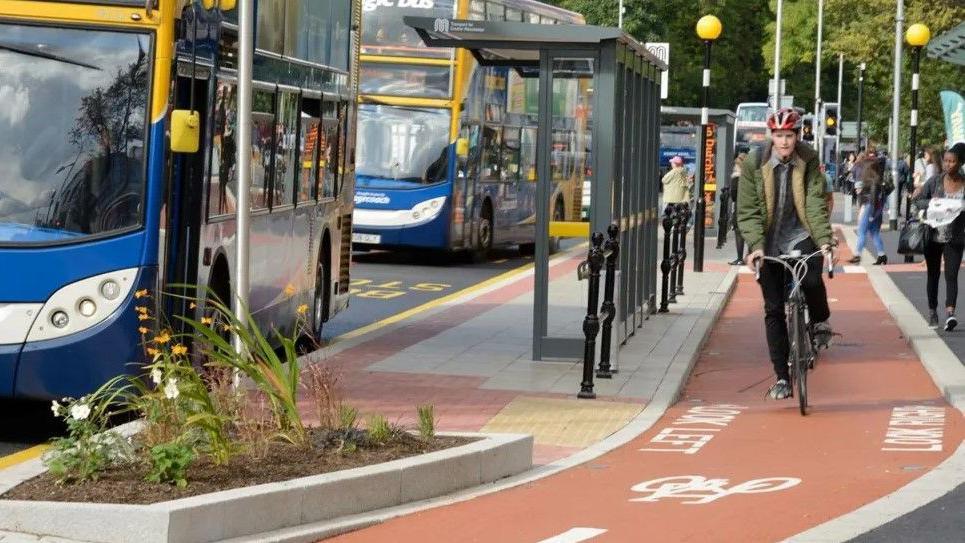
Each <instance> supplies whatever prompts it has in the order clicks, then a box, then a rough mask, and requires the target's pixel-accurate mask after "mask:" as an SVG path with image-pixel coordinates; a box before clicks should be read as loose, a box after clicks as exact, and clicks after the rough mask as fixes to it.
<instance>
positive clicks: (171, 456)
mask: <svg viewBox="0 0 965 543" xmlns="http://www.w3.org/2000/svg"><path fill="white" fill-rule="evenodd" d="M150 456H151V470H150V471H149V472H148V474H147V477H145V479H146V480H148V481H150V482H152V483H169V484H173V485H176V486H177V487H178V488H184V487H186V486H188V468H189V467H190V466H191V463H192V462H194V458H195V455H194V451H193V450H192V449H191V447H189V446H187V445H185V444H183V443H178V442H173V443H162V444H161V445H155V446H153V447H151V453H150Z"/></svg>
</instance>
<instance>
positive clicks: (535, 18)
mask: <svg viewBox="0 0 965 543" xmlns="http://www.w3.org/2000/svg"><path fill="white" fill-rule="evenodd" d="M526 15H527V16H528V17H529V23H530V24H534V25H538V24H539V13H527V14H526Z"/></svg>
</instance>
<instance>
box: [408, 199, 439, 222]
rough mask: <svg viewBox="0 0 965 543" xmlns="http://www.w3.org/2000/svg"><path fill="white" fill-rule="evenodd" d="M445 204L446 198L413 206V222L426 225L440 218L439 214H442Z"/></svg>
mask: <svg viewBox="0 0 965 543" xmlns="http://www.w3.org/2000/svg"><path fill="white" fill-rule="evenodd" d="M445 202H446V197H445V196H440V197H438V198H433V199H431V200H426V201H424V202H419V203H418V204H416V205H414V206H412V210H411V211H412V220H414V221H416V222H417V223H418V224H424V223H427V222H429V221H431V220H433V219H435V218H436V217H438V216H439V213H441V212H442V204H444V203H445ZM410 226H414V225H410Z"/></svg>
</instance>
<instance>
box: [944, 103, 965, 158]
mask: <svg viewBox="0 0 965 543" xmlns="http://www.w3.org/2000/svg"><path fill="white" fill-rule="evenodd" d="M941 96H942V108H943V109H944V110H945V135H946V136H947V137H948V145H949V146H952V145H955V144H956V143H958V142H965V99H962V95H960V94H958V93H957V92H953V91H942V92H941Z"/></svg>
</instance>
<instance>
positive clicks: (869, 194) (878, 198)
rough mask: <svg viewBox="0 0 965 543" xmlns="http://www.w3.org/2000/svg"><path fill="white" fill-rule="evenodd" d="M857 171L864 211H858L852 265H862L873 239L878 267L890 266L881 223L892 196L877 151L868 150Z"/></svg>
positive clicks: (858, 186) (861, 209)
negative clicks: (863, 256)
mask: <svg viewBox="0 0 965 543" xmlns="http://www.w3.org/2000/svg"><path fill="white" fill-rule="evenodd" d="M855 170H856V171H858V172H859V176H860V177H859V181H860V183H856V188H855V191H856V193H857V195H858V202H859V204H860V206H861V207H860V208H859V211H858V244H857V246H856V247H855V249H854V257H853V258H852V259H851V260H850V261H849V262H850V263H851V264H858V263H860V262H861V252H862V251H863V250H864V245H865V241H866V240H867V239H868V237H869V236H870V237H871V241H872V242H873V243H874V249H875V263H874V264H875V266H880V265H882V264H887V263H888V255H887V254H885V244H884V242H883V241H882V240H881V219H882V215H883V214H884V208H885V197H887V196H888V192H889V191H888V190H887V187H885V184H884V179H883V174H884V172H883V169H882V167H881V161H880V160H878V156H877V152H876V150H875V148H874V147H872V146H868V152H867V154H866V155H865V156H864V157H863V158H862V160H861V161H860V163H859V164H858V166H856V167H855Z"/></svg>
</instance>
